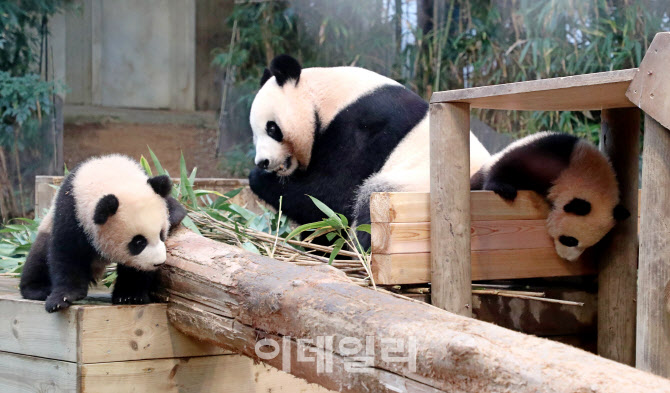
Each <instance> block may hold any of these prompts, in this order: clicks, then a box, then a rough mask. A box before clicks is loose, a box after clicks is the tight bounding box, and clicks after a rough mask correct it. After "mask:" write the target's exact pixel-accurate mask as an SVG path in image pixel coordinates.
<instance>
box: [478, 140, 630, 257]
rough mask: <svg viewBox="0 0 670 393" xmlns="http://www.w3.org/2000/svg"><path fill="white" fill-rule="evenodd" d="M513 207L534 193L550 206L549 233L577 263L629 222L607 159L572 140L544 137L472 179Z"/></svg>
mask: <svg viewBox="0 0 670 393" xmlns="http://www.w3.org/2000/svg"><path fill="white" fill-rule="evenodd" d="M470 188H471V189H472V190H489V191H493V192H495V193H496V194H498V195H500V196H501V197H503V198H504V199H506V200H509V201H513V200H514V199H515V198H516V195H517V190H532V191H535V192H537V193H539V194H540V195H542V196H544V197H545V198H546V199H547V200H548V201H549V202H550V203H551V206H552V207H551V211H550V213H549V216H548V217H547V231H548V233H549V235H550V236H551V238H552V239H553V240H554V245H555V247H556V252H557V253H558V255H559V256H560V257H561V258H564V259H567V260H569V261H575V260H576V259H577V258H579V256H580V255H581V254H582V252H584V250H585V249H586V248H588V247H591V246H593V245H594V244H596V243H597V242H598V241H600V239H602V238H603V236H605V235H606V234H607V232H609V231H610V229H612V227H614V225H615V223H616V221H619V220H624V219H626V218H628V217H629V216H630V213H629V212H628V210H627V209H626V208H625V207H623V206H621V205H620V204H619V185H618V182H617V180H616V176H615V174H614V170H613V169H612V166H611V164H610V163H609V161H608V160H607V158H606V157H605V156H604V155H603V154H602V153H601V152H600V151H599V150H598V149H597V148H596V147H595V146H593V145H592V144H591V143H589V142H587V141H585V140H583V139H579V138H577V137H575V136H572V135H568V134H561V133H555V132H541V133H537V134H534V135H531V136H528V137H526V138H522V139H520V140H518V141H516V142H514V143H512V144H511V145H509V146H508V147H507V148H506V149H504V150H503V151H501V152H500V153H498V154H496V155H494V156H493V157H492V158H491V160H490V161H489V162H488V163H486V164H485V165H484V166H483V167H482V168H481V169H480V170H479V171H478V172H477V173H475V174H474V175H473V176H472V177H471V179H470Z"/></svg>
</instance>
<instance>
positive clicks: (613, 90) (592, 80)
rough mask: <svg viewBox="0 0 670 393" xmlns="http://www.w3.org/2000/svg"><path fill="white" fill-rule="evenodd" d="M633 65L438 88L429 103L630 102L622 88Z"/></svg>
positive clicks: (531, 107) (576, 107) (549, 105)
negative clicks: (622, 67) (461, 86)
mask: <svg viewBox="0 0 670 393" xmlns="http://www.w3.org/2000/svg"><path fill="white" fill-rule="evenodd" d="M636 72H637V69H628V70H621V71H609V72H599V73H594V74H585V75H576V76H566V77H562V78H551V79H540V80H534V81H526V82H517V83H506V84H502V85H495V86H484V87H473V88H469V89H460V90H451V91H440V92H436V93H433V96H432V98H431V100H430V102H431V103H440V102H452V103H455V102H459V103H468V104H470V106H471V107H472V108H486V109H505V110H520V111H581V110H600V109H607V108H626V107H632V106H634V105H633V103H631V102H630V101H629V100H628V98H626V94H625V93H626V89H627V88H628V85H629V84H630V82H631V81H632V80H633V77H634V76H635V74H636Z"/></svg>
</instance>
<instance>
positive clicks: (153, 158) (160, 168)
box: [147, 146, 167, 175]
mask: <svg viewBox="0 0 670 393" xmlns="http://www.w3.org/2000/svg"><path fill="white" fill-rule="evenodd" d="M147 149H149V155H150V156H151V161H153V162H154V166H155V167H156V172H158V174H159V175H167V172H166V171H165V169H163V166H162V165H161V162H160V161H159V160H158V157H156V155H155V154H154V152H153V150H151V148H150V147H149V146H147Z"/></svg>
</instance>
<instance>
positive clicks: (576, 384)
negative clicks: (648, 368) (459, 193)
mask: <svg viewBox="0 0 670 393" xmlns="http://www.w3.org/2000/svg"><path fill="white" fill-rule="evenodd" d="M466 168H467V167H466ZM168 250H169V251H168V260H167V262H166V264H165V265H164V266H163V267H162V268H161V282H162V284H163V288H164V291H165V292H166V293H169V304H168V317H169V319H170V321H171V322H172V323H173V324H174V325H175V326H176V327H177V328H178V329H179V330H181V331H183V332H184V333H186V334H189V335H192V336H193V337H196V338H198V339H201V340H205V341H208V342H212V343H215V344H217V345H220V346H222V347H224V348H226V349H229V350H233V351H235V352H238V353H240V354H243V355H245V356H248V357H251V358H254V359H257V360H261V361H263V362H265V363H267V364H270V365H272V366H273V367H276V368H279V369H282V368H283V369H284V370H287V371H288V372H290V373H291V374H293V375H295V376H298V377H300V378H303V379H306V380H307V381H308V382H313V383H317V384H319V385H321V386H324V387H326V388H329V389H332V390H336V391H341V392H345V393H346V392H379V393H387V392H389V393H390V392H399V391H405V392H432V393H435V392H447V391H449V392H452V391H462V392H475V391H476V392H483V393H485V392H500V391H515V392H517V393H526V392H538V391H561V392H562V391H566V392H567V391H570V392H590V391H598V392H639V391H644V392H662V391H668V390H670V381H668V380H665V379H663V378H659V377H655V376H653V375H651V374H648V373H645V372H642V371H639V370H636V369H633V368H631V367H628V366H625V365H622V364H619V363H616V362H613V361H610V360H607V359H603V358H601V357H598V356H595V355H591V354H588V353H586V352H584V351H581V350H578V349H575V348H572V347H569V346H566V345H563V344H558V343H554V342H551V341H548V340H544V339H540V338H537V337H533V336H528V335H524V334H521V333H517V332H513V331H510V330H507V329H504V328H501V327H498V326H495V325H492V324H490V323H486V322H481V321H477V320H475V319H471V318H465V317H463V316H460V315H455V314H453V313H449V312H445V311H443V310H440V309H438V308H436V307H433V306H430V305H427V304H424V303H419V302H413V301H409V300H406V299H402V298H399V297H396V296H392V295H390V294H387V293H381V292H377V291H374V290H372V289H370V288H363V287H360V286H358V285H356V284H354V283H352V282H350V281H349V279H348V278H347V277H346V276H345V275H344V274H343V273H341V272H339V271H337V270H336V269H333V268H331V267H328V266H320V267H301V266H295V265H293V264H290V263H285V262H279V261H276V260H272V259H270V258H266V257H262V256H259V255H255V254H251V253H248V252H245V251H243V250H241V249H239V248H235V247H232V246H229V245H226V244H222V243H218V242H215V241H213V240H209V239H205V238H203V237H200V236H198V235H196V234H193V233H191V232H188V231H184V230H181V231H179V232H177V233H176V234H175V235H174V236H172V237H171V238H170V239H168ZM319 337H321V338H320V339H319ZM389 339H391V341H388V340H389ZM366 340H367V342H366ZM358 344H360V345H358ZM401 344H402V345H403V346H402V347H400V345H401ZM389 345H391V347H389ZM257 347H258V348H259V351H260V352H262V353H263V354H261V353H260V352H257V351H256V348H257ZM391 355H392V356H393V357H391ZM260 356H262V357H260ZM401 356H405V357H406V358H405V359H399V357H401ZM305 357H308V358H309V359H306V358H305ZM361 357H362V358H361ZM301 359H302V361H300V360H301ZM356 359H358V360H359V363H358V364H357V366H359V367H365V364H362V363H360V361H362V360H365V361H366V362H367V365H368V367H367V368H364V369H363V370H364V372H351V371H347V370H351V368H349V367H347V364H348V365H349V366H350V367H355V366H354V365H353V364H352V362H353V361H356ZM319 367H323V368H321V369H319ZM319 370H321V371H319ZM326 370H327V371H326Z"/></svg>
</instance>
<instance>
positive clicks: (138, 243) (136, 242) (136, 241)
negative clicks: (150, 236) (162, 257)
mask: <svg viewBox="0 0 670 393" xmlns="http://www.w3.org/2000/svg"><path fill="white" fill-rule="evenodd" d="M146 246H147V238H146V237H144V236H142V235H135V237H133V240H131V241H130V243H128V251H129V252H130V255H140V253H141V252H142V251H144V249H145V248H146Z"/></svg>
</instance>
